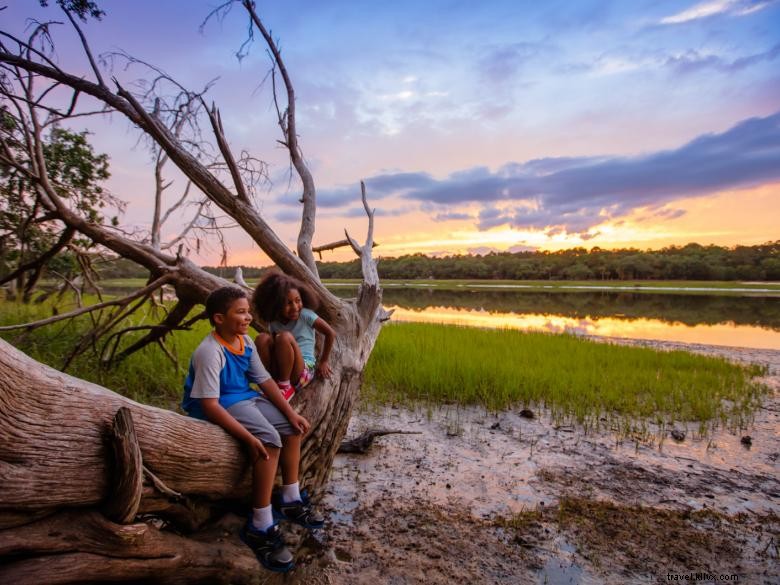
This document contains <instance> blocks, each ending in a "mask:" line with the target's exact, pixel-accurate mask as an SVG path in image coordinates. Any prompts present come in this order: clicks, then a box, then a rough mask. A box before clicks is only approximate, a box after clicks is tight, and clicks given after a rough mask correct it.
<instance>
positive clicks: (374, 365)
mask: <svg viewBox="0 0 780 585" xmlns="http://www.w3.org/2000/svg"><path fill="white" fill-rule="evenodd" d="M763 371H764V370H763V368H762V367H760V366H750V367H742V366H737V365H734V364H731V363H729V362H727V361H725V360H723V359H716V358H710V357H704V356H699V355H693V354H690V353H687V352H682V351H673V352H661V351H655V350H652V349H647V348H638V347H625V346H617V345H608V344H604V343H598V342H594V341H589V340H584V339H580V338H576V337H573V336H568V335H550V334H545V333H525V332H519V331H510V330H483V329H472V328H466V327H457V326H448V325H431V324H421V323H402V324H392V325H388V326H387V327H385V328H384V329H383V331H382V334H381V335H380V337H379V339H378V341H377V345H376V348H375V350H374V353H373V354H372V356H371V360H370V361H369V364H368V367H367V369H366V372H365V384H364V390H363V392H364V396H363V399H364V400H367V401H368V402H369V403H375V404H408V403H410V402H411V403H417V404H441V403H453V404H475V405H481V406H484V407H485V408H486V409H488V410H491V411H500V410H504V409H506V408H509V407H512V406H516V405H537V406H543V407H544V408H546V409H548V410H549V411H550V412H551V414H552V416H553V418H554V419H558V420H564V419H570V418H574V419H576V420H577V421H578V422H580V423H583V424H586V426H592V425H598V424H599V421H600V419H601V418H602V417H604V418H607V419H608V421H609V422H610V424H613V425H614V423H615V421H618V422H619V423H620V425H621V428H625V429H626V430H633V429H636V425H635V424H634V423H636V421H645V422H647V421H650V422H658V423H661V424H667V423H669V422H674V421H697V422H699V423H706V422H707V421H715V422H721V423H726V424H729V425H735V426H744V425H745V424H746V422H747V421H748V420H749V417H750V415H751V412H752V411H753V410H754V409H755V407H756V406H757V405H758V404H759V402H760V399H761V397H762V395H763V393H764V392H766V389H765V387H764V386H762V385H760V384H756V383H753V382H752V380H751V378H752V377H753V376H756V375H759V374H761V373H763ZM640 426H641V425H640ZM702 430H703V431H704V430H705V429H702Z"/></svg>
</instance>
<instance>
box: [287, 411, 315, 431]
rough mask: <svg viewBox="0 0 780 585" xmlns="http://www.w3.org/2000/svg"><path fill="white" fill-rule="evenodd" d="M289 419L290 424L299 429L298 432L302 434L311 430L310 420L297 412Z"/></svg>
mask: <svg viewBox="0 0 780 585" xmlns="http://www.w3.org/2000/svg"><path fill="white" fill-rule="evenodd" d="M289 420H290V424H291V425H292V426H293V427H294V428H296V429H298V432H299V433H301V434H302V435H305V434H306V433H308V432H309V427H311V424H309V421H307V420H306V419H305V418H303V417H302V416H301V415H300V414H298V413H297V412H295V413H293V414H292V416H290V417H289Z"/></svg>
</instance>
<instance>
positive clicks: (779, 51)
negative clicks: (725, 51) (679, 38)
mask: <svg viewBox="0 0 780 585" xmlns="http://www.w3.org/2000/svg"><path fill="white" fill-rule="evenodd" d="M778 55H780V43H777V44H776V45H775V46H774V47H772V48H771V49H769V50H768V51H764V52H763V53H756V54H755V55H749V56H747V57H741V58H739V59H735V60H733V61H727V60H725V59H723V58H722V57H718V56H717V55H702V54H700V53H699V52H698V51H688V52H686V53H685V54H683V55H680V56H676V57H669V59H667V60H666V63H665V65H666V66H667V67H671V68H672V69H673V70H674V71H675V73H678V74H681V75H685V74H689V73H695V72H698V71H701V70H703V69H714V70H716V71H721V72H723V73H734V72H737V71H741V70H742V69H746V68H747V67H750V66H751V65H755V64H757V63H761V62H763V61H774V60H775V59H777V57H778Z"/></svg>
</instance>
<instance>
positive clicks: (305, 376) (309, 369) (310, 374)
mask: <svg viewBox="0 0 780 585" xmlns="http://www.w3.org/2000/svg"><path fill="white" fill-rule="evenodd" d="M314 368H315V365H314V364H309V363H305V364H303V371H302V372H301V377H300V378H298V381H297V382H296V383H295V389H296V390H300V389H301V388H305V387H306V386H308V385H309V382H311V381H312V380H313V379H314V375H315V373H316V370H315V369H314Z"/></svg>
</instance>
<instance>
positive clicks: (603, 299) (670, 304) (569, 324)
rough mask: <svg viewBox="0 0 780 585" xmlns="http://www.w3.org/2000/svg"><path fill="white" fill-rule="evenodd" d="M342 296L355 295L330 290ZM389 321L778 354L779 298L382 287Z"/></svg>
mask: <svg viewBox="0 0 780 585" xmlns="http://www.w3.org/2000/svg"><path fill="white" fill-rule="evenodd" d="M333 290H334V292H336V294H339V295H340V296H344V297H348V296H352V295H354V289H353V288H348V287H339V286H334V287H333ZM383 298H384V304H385V307H386V308H388V309H392V310H393V311H394V313H393V320H395V321H413V322H425V323H446V324H455V325H464V326H472V327H488V328H497V329H498V328H511V329H520V330H529V331H530V330H533V331H547V332H550V333H571V334H575V335H588V336H597V337H617V338H631V339H649V340H657V341H673V342H682V343H699V344H707V345H724V346H735V347H749V348H760V349H780V297H778V296H720V295H707V294H671V293H664V294H649V293H636V292H630V291H619V292H615V291H609V290H604V291H581V292H536V291H533V292H531V291H518V290H500V289H494V290H483V289H479V288H472V289H464V290H437V289H436V288H433V287H431V288H424V287H418V286H415V287H408V288H403V287H402V288H386V289H385V290H384V297H383Z"/></svg>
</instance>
